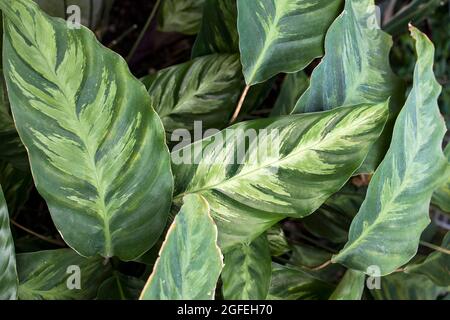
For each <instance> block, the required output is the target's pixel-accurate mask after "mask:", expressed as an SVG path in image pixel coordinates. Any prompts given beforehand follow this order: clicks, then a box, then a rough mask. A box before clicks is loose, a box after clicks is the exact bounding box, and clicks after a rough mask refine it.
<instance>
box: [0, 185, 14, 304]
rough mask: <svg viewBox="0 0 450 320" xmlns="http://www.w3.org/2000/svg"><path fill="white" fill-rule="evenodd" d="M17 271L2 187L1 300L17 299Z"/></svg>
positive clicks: (0, 202)
mask: <svg viewBox="0 0 450 320" xmlns="http://www.w3.org/2000/svg"><path fill="white" fill-rule="evenodd" d="M17 286H18V280H17V271H16V256H15V251H14V241H13V237H12V234H11V229H10V227H9V214H8V208H7V206H6V201H5V197H4V195H3V190H2V187H1V186H0V300H13V299H16V298H17Z"/></svg>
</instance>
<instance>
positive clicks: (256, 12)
mask: <svg viewBox="0 0 450 320" xmlns="http://www.w3.org/2000/svg"><path fill="white" fill-rule="evenodd" d="M237 4H238V31H239V47H240V51H241V60H242V65H243V69H244V75H245V80H246V82H247V84H248V85H253V84H256V83H260V82H264V81H265V80H267V79H269V78H271V77H273V76H274V75H276V74H278V73H281V72H285V73H290V72H296V71H300V70H302V69H303V68H304V67H306V66H307V65H308V64H309V63H310V62H311V61H312V60H313V59H314V58H317V57H320V56H322V54H323V40H324V37H325V33H326V31H327V30H328V27H329V26H330V24H331V23H332V22H333V20H334V19H335V17H336V16H337V15H338V14H339V12H340V10H341V6H342V1H341V0H329V1H321V0H307V1H305V0H260V1H248V0H237ZM339 105H342V104H339Z"/></svg>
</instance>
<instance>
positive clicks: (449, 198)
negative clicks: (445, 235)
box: [431, 144, 450, 213]
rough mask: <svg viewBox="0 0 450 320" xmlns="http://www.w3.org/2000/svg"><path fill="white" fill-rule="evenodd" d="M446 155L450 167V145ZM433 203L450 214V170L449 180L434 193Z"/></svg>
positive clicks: (448, 173)
mask: <svg viewBox="0 0 450 320" xmlns="http://www.w3.org/2000/svg"><path fill="white" fill-rule="evenodd" d="M444 153H445V155H446V157H447V161H448V163H449V164H448V166H449V167H450V144H449V145H447V147H446V148H445V151H444ZM431 202H432V203H433V204H434V205H436V206H438V207H439V209H441V210H442V211H445V212H448V213H450V169H448V170H447V179H446V180H445V182H444V183H443V184H442V185H441V186H440V187H439V188H438V189H437V190H436V191H434V193H433V197H432V198H431Z"/></svg>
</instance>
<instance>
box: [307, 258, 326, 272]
mask: <svg viewBox="0 0 450 320" xmlns="http://www.w3.org/2000/svg"><path fill="white" fill-rule="evenodd" d="M330 264H331V259H330V260H327V261H325V262H324V263H322V264H321V265H320V266H317V267H313V268H311V270H313V271H319V270H322V269H325V268H326V267H328V266H329V265H330Z"/></svg>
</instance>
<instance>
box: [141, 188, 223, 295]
mask: <svg viewBox="0 0 450 320" xmlns="http://www.w3.org/2000/svg"><path fill="white" fill-rule="evenodd" d="M222 260H223V257H222V254H221V252H220V249H219V247H218V246H217V228H216V226H215V225H214V222H213V220H212V218H211V216H210V214H209V206H208V203H207V202H206V201H205V199H203V198H202V197H201V196H198V195H188V196H186V197H184V205H183V207H182V208H181V210H180V212H179V213H178V215H177V216H176V218H175V220H174V222H173V223H172V225H171V227H170V229H169V231H168V233H167V236H166V240H165V242H164V244H163V246H162V248H161V251H160V257H159V259H158V260H157V262H156V264H155V267H154V269H153V273H152V275H151V276H150V278H149V279H148V281H147V284H146V285H145V288H144V290H143V291H142V294H141V299H143V300H212V299H214V294H215V288H216V283H217V280H218V279H219V276H220V272H221V271H222V267H223V262H222Z"/></svg>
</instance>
